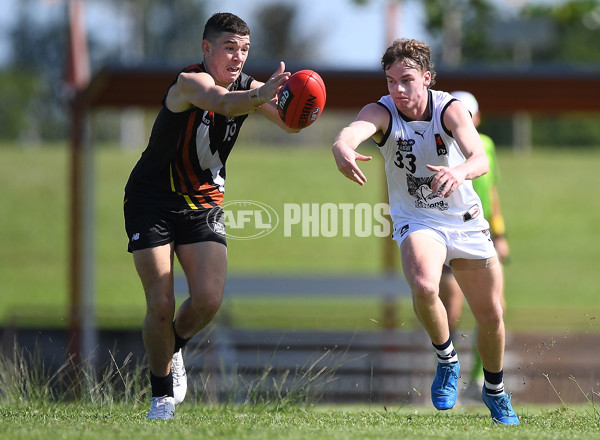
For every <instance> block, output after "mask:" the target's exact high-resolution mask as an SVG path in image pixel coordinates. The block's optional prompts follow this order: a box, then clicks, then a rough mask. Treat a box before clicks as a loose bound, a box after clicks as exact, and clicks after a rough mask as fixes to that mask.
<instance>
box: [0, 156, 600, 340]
mask: <svg viewBox="0 0 600 440" xmlns="http://www.w3.org/2000/svg"><path fill="white" fill-rule="evenodd" d="M361 150H362V152H368V153H369V154H372V155H373V157H374V159H373V161H372V162H370V163H365V164H364V165H363V169H364V170H365V172H366V174H367V177H368V178H369V182H368V183H367V185H366V186H364V187H359V186H358V185H355V184H353V183H351V182H350V181H348V180H346V179H344V178H343V177H342V176H341V174H339V172H338V171H337V169H336V167H335V164H334V161H333V158H332V156H331V152H330V147H329V145H328V144H323V145H317V146H311V147H303V146H293V147H281V148H277V147H259V146H256V145H247V144H240V145H238V146H237V147H236V149H235V150H234V152H233V154H232V156H231V158H230V161H229V162H228V169H227V172H228V182H227V192H226V200H229V201H233V200H255V201H259V202H262V203H266V204H268V205H270V206H271V207H273V208H274V209H275V210H276V211H278V213H280V215H281V212H282V211H283V206H284V204H285V203H298V204H301V203H326V202H330V203H335V204H338V203H362V202H364V203H369V204H374V203H379V202H382V201H384V200H383V187H384V177H383V175H382V164H381V158H380V157H379V155H378V154H379V153H378V152H377V151H375V150H374V149H373V148H372V147H366V146H365V147H361ZM139 154H140V151H128V152H127V151H122V150H120V149H117V148H110V147H106V146H97V147H96V153H95V159H96V166H95V171H94V172H95V181H96V191H95V194H94V197H95V206H96V216H95V218H96V241H95V243H96V249H95V256H96V274H95V276H96V304H97V306H98V315H99V322H100V323H101V325H103V326H109V327H110V326H125V327H127V326H139V324H140V323H141V320H142V317H143V313H144V300H143V293H142V290H141V286H140V283H139V280H138V278H137V275H136V273H135V270H134V268H133V263H132V261H131V255H129V254H128V253H127V252H126V250H125V248H126V237H125V233H124V228H123V214H122V206H121V205H122V197H123V186H124V184H125V181H126V179H127V176H128V174H129V172H130V170H131V168H132V167H133V165H134V164H135V162H136V161H137V159H138V157H139ZM499 161H500V166H501V170H502V182H501V185H500V192H501V195H502V202H503V209H504V212H505V218H506V224H507V228H508V234H509V242H510V246H511V251H512V252H511V263H510V264H509V265H507V266H506V297H507V303H508V310H507V314H506V319H507V324H508V326H509V328H512V329H518V328H523V329H536V328H537V329H540V328H541V329H548V328H552V329H559V330H576V329H579V330H585V331H593V332H595V331H598V330H599V328H598V325H599V324H598V321H599V320H598V319H595V318H596V317H597V316H598V315H599V313H600V306H599V305H598V301H597V295H598V293H599V290H598V285H597V279H598V276H597V263H598V261H600V234H599V233H598V228H597V225H598V224H600V209H598V208H597V206H596V203H595V198H594V196H593V194H594V188H595V187H596V183H597V182H596V181H597V173H596V167H597V164H598V163H600V150H598V149H597V150H566V149H565V150H554V149H537V150H534V152H533V154H531V155H528V156H522V155H515V154H513V153H512V152H511V151H507V150H501V151H500V152H499ZM0 171H1V172H0V185H1V186H2V188H3V191H2V202H3V209H2V210H0V234H1V235H0V243H2V245H1V246H0V259H1V261H2V264H1V265H0V279H2V288H1V293H2V294H1V295H0V322H8V321H10V320H16V321H17V322H18V323H28V324H30V325H58V326H65V325H66V324H67V321H68V314H67V310H68V307H67V306H68V303H69V297H68V294H69V293H68V292H69V290H68V281H67V280H68V262H69V260H68V237H69V228H70V226H69V224H68V219H69V211H68V206H69V191H68V185H69V183H68V182H69V178H68V176H69V155H68V149H67V148H66V146H65V145H57V146H50V147H45V148H42V149H34V150H23V149H17V148H14V147H12V146H9V145H4V146H0ZM386 240H387V239H385V238H377V237H370V238H360V237H335V238H325V237H302V236H301V234H300V233H298V232H297V231H296V232H295V233H294V234H292V237H284V235H283V229H282V228H281V227H280V228H278V229H277V230H276V231H275V232H273V233H272V234H270V235H268V236H266V237H263V238H260V239H257V240H248V241H241V240H230V242H229V273H230V274H236V273H259V274H264V275H265V276H269V275H270V274H283V273H295V274H302V273H307V274H311V273H317V274H344V273H364V274H373V273H381V272H382V271H383V267H384V263H383V258H384V257H383V255H384V246H385V242H386ZM394 246H395V245H394ZM394 255H395V256H396V259H397V261H396V263H395V267H396V269H397V270H398V271H401V268H400V266H399V252H398V251H397V249H394ZM261 301H262V302H261ZM261 301H255V300H243V299H236V300H230V299H228V298H226V300H225V303H224V309H223V313H227V314H228V316H229V318H230V319H232V320H233V323H236V322H243V324H244V325H257V324H260V325H269V319H275V320H277V319H278V320H279V322H281V321H282V320H281V316H286V317H287V318H286V319H285V320H283V324H286V323H287V324H288V326H291V325H293V326H298V327H310V326H315V325H317V326H320V325H319V323H321V324H322V322H324V320H327V322H328V325H329V326H331V327H336V326H337V327H344V328H348V327H350V328H372V327H373V325H376V321H379V319H380V313H379V311H380V307H381V304H380V302H379V301H377V300H370V299H363V300H359V301H357V300H348V301H346V300H343V301H329V300H320V301H321V302H320V303H318V302H317V303H314V302H313V303H312V304H313V306H311V301H307V300H306V299H303V298H301V299H296V300H289V299H279V300H277V301H274V300H261ZM252 304H254V305H252ZM314 305H317V306H318V307H314ZM398 307H399V311H398V313H399V314H400V317H401V320H402V321H406V322H409V320H410V316H412V313H411V307H410V305H409V304H399V305H398ZM250 309H253V310H254V313H255V314H256V315H257V319H254V320H253V319H252V314H248V313H246V312H247V311H248V310H250ZM317 309H318V310H319V311H318V312H317V313H316V315H317V318H319V317H324V319H321V318H319V319H314V317H313V315H314V314H315V310H317ZM300 311H302V314H300V313H299V312H300ZM306 315H308V316H306ZM467 315H468V314H466V315H465V326H467V325H470V321H469V317H468V316H467ZM258 316H260V318H258ZM269 316H271V318H269ZM338 316H339V317H341V318H340V320H339V321H337V320H336V317H338Z"/></svg>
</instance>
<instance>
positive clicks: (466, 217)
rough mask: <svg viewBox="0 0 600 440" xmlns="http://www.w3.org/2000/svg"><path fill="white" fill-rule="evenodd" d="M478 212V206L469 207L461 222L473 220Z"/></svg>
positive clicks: (479, 210)
mask: <svg viewBox="0 0 600 440" xmlns="http://www.w3.org/2000/svg"><path fill="white" fill-rule="evenodd" d="M480 212H481V209H479V205H473V206H471V207H470V208H469V210H468V211H467V212H465V213H464V214H463V221H465V222H468V221H469V220H473V219H474V218H475V217H477V216H478V215H479V213H480Z"/></svg>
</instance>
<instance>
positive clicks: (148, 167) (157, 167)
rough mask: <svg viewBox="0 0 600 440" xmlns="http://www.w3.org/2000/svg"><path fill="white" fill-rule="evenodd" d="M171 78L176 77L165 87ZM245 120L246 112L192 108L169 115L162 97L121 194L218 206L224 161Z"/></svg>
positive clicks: (244, 80) (241, 83)
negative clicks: (231, 114) (143, 147)
mask: <svg viewBox="0 0 600 440" xmlns="http://www.w3.org/2000/svg"><path fill="white" fill-rule="evenodd" d="M204 71H205V70H204V66H203V65H202V64H195V65H192V66H188V67H186V68H185V69H183V70H182V71H181V72H204ZM181 72H180V73H181ZM252 81H253V78H252V77H250V76H248V75H246V74H244V73H242V74H241V75H240V77H239V78H238V79H237V80H236V81H235V82H234V83H233V84H232V85H231V86H230V88H229V90H248V89H249V88H250V84H251V83H252ZM175 82H176V79H175V80H174V81H173V82H172V83H171V86H172V85H173V84H175ZM171 86H170V87H171ZM165 97H166V95H165ZM246 118H247V115H240V116H235V117H226V116H223V115H220V114H218V113H213V112H208V111H206V110H203V109H200V108H197V107H194V108H191V109H189V110H187V111H184V112H181V113H173V112H171V111H170V110H169V109H167V108H166V106H165V102H164V99H163V106H162V108H161V110H160V112H159V114H158V116H157V117H156V120H155V122H154V126H153V128H152V133H151V135H150V141H149V142H148V146H147V148H146V150H145V151H144V152H143V153H142V157H141V158H140V160H139V161H138V163H137V164H136V166H135V167H134V169H133V171H132V173H131V176H130V178H129V181H128V183H127V186H126V188H125V192H126V194H128V195H129V194H138V195H142V196H144V197H150V198H153V197H160V198H165V197H167V198H169V197H172V196H168V194H167V192H168V193H170V194H172V195H176V197H177V198H183V199H184V200H185V201H186V203H187V204H188V205H189V206H190V207H192V208H202V207H203V208H212V207H214V206H217V205H219V206H220V205H221V203H222V201H223V192H224V183H225V162H226V161H227V158H228V157H229V153H230V152H231V149H232V148H233V146H234V144H235V141H236V140H237V137H238V133H239V130H240V127H241V126H242V124H243V122H244V121H245V119H246Z"/></svg>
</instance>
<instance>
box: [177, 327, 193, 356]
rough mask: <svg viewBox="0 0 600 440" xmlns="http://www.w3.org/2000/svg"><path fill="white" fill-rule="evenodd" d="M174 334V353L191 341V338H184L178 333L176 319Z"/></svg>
mask: <svg viewBox="0 0 600 440" xmlns="http://www.w3.org/2000/svg"><path fill="white" fill-rule="evenodd" d="M173 334H174V335H175V349H174V350H173V353H177V352H178V351H179V350H181V349H182V348H183V347H185V344H187V343H188V342H190V340H189V339H183V338H182V337H181V336H179V335H178V334H177V330H175V321H173Z"/></svg>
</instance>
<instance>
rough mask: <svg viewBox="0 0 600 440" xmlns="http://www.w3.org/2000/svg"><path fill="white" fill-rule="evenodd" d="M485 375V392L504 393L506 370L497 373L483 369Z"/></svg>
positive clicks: (491, 393) (490, 393)
mask: <svg viewBox="0 0 600 440" xmlns="http://www.w3.org/2000/svg"><path fill="white" fill-rule="evenodd" d="M483 377H484V379H485V392H486V393H487V394H489V395H490V396H491V395H498V394H503V393H504V371H503V370H500V371H499V372H497V373H492V372H491V371H487V370H486V369H485V368H484V369H483Z"/></svg>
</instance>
